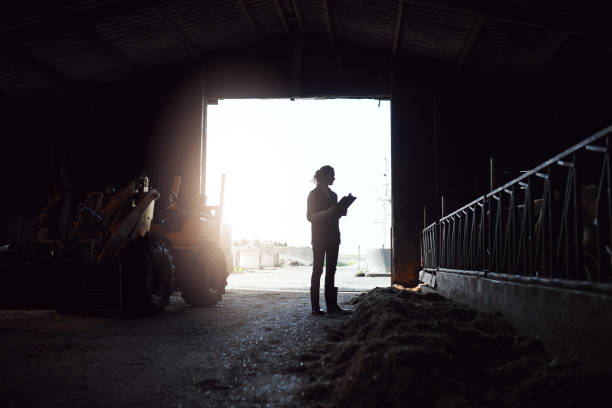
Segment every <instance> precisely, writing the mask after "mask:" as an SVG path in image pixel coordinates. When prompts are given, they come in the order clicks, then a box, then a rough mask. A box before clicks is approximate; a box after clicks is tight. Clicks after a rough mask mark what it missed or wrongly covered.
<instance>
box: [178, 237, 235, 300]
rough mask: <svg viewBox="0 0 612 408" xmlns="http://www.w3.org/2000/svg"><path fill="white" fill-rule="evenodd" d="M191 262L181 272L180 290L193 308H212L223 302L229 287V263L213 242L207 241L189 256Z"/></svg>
mask: <svg viewBox="0 0 612 408" xmlns="http://www.w3.org/2000/svg"><path fill="white" fill-rule="evenodd" d="M187 257H188V260H189V261H190V262H188V263H184V265H185V267H184V268H182V270H181V271H179V277H180V278H179V288H180V289H181V294H182V296H183V299H184V300H185V302H187V303H189V304H190V305H191V306H195V307H202V306H212V305H214V304H215V303H217V302H218V301H219V300H221V297H222V296H223V294H224V293H225V286H226V285H227V261H226V260H225V254H224V253H223V251H222V250H221V249H220V248H219V247H218V246H217V244H215V243H214V242H212V241H205V242H204V243H202V244H201V245H200V246H199V247H198V249H197V250H195V251H193V253H190V254H189V255H187Z"/></svg>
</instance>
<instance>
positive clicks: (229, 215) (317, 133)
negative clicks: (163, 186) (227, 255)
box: [205, 99, 391, 254]
mask: <svg viewBox="0 0 612 408" xmlns="http://www.w3.org/2000/svg"><path fill="white" fill-rule="evenodd" d="M207 119H208V121H207V151H206V153H205V154H206V163H207V166H206V195H207V202H208V203H209V205H216V204H218V202H219V192H220V185H221V175H222V174H225V175H226V185H225V200H224V202H225V207H224V220H225V222H226V223H228V224H230V225H231V226H232V238H233V240H234V241H235V240H239V239H259V240H261V241H279V242H286V243H287V244H288V245H290V246H309V245H310V223H309V222H308V221H307V220H306V199H307V197H308V193H309V192H310V191H311V190H312V189H313V188H314V187H315V184H314V183H313V182H312V176H313V175H314V172H315V171H316V170H317V169H318V168H320V167H321V166H323V165H326V164H329V165H331V166H332V167H334V169H335V172H336V181H335V182H334V184H333V185H332V186H331V189H332V190H334V191H335V192H336V194H337V195H338V198H339V199H340V198H341V197H342V196H344V195H347V194H348V193H352V194H353V195H354V196H356V197H357V200H356V201H355V202H354V203H353V205H352V206H351V207H350V208H349V211H348V215H347V216H346V217H342V218H341V219H340V233H341V240H342V244H341V247H340V251H341V253H346V254H348V253H351V254H356V253H357V251H358V247H359V248H361V250H363V249H367V248H380V247H382V246H383V245H384V246H385V247H386V248H388V247H389V235H390V233H389V228H390V222H391V216H390V215H391V214H390V213H391V209H390V202H389V201H388V200H389V198H390V195H391V177H390V167H391V162H390V157H391V146H390V144H391V133H390V131H391V129H390V122H391V121H390V104H389V102H388V101H378V100H371V99H323V100H314V99H297V100H294V101H291V100H289V99H255V100H253V99H251V100H245V99H241V100H236V99H234V100H219V104H218V105H210V106H208V117H207Z"/></svg>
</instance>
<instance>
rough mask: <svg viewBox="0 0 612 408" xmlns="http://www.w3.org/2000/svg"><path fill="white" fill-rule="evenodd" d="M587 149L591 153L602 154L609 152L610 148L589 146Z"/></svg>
mask: <svg viewBox="0 0 612 408" xmlns="http://www.w3.org/2000/svg"><path fill="white" fill-rule="evenodd" d="M585 149H586V150H587V151H590V152H600V153H606V152H607V151H608V148H607V147H605V146H593V145H588V146H586V147H585Z"/></svg>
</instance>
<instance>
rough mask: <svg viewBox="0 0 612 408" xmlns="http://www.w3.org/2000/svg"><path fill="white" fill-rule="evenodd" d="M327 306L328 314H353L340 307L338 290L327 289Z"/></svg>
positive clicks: (334, 288) (333, 288)
mask: <svg viewBox="0 0 612 408" xmlns="http://www.w3.org/2000/svg"><path fill="white" fill-rule="evenodd" d="M325 304H327V313H338V314H351V313H353V312H352V311H350V310H347V309H343V308H341V307H340V306H338V288H336V287H331V288H329V289H328V288H327V287H325Z"/></svg>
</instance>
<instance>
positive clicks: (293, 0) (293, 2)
mask: <svg viewBox="0 0 612 408" xmlns="http://www.w3.org/2000/svg"><path fill="white" fill-rule="evenodd" d="M291 7H292V8H293V15H294V16H295V19H296V20H297V24H298V29H299V30H300V34H301V35H302V36H303V35H304V33H305V30H304V21H303V20H302V13H301V12H300V7H299V5H298V3H297V0H291Z"/></svg>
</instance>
